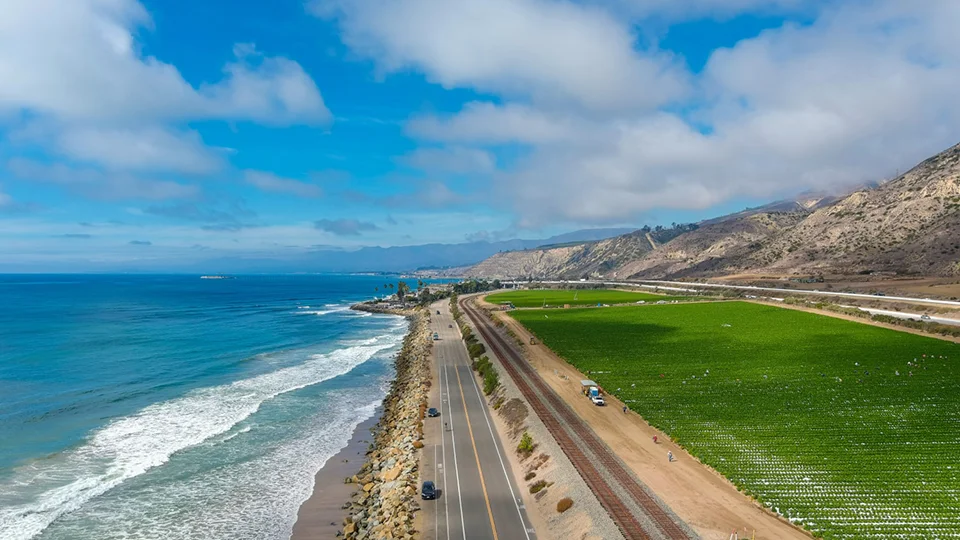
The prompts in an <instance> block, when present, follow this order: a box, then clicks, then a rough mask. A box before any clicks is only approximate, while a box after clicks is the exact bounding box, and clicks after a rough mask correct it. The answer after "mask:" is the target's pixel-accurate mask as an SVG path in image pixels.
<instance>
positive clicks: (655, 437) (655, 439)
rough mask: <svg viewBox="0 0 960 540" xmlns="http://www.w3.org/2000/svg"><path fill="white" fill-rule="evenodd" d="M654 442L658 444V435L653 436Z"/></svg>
mask: <svg viewBox="0 0 960 540" xmlns="http://www.w3.org/2000/svg"><path fill="white" fill-rule="evenodd" d="M653 444H657V436H656V435H654V436H653Z"/></svg>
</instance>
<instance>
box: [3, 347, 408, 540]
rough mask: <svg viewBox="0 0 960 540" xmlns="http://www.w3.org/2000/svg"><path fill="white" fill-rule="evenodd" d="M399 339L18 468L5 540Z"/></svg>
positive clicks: (7, 501)
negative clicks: (279, 396) (267, 403)
mask: <svg viewBox="0 0 960 540" xmlns="http://www.w3.org/2000/svg"><path fill="white" fill-rule="evenodd" d="M401 339H402V335H399V334H395V335H387V336H381V338H380V339H378V340H377V341H376V342H374V343H372V344H370V345H365V346H354V347H346V348H343V349H338V350H335V351H333V352H331V353H328V354H322V355H314V356H312V357H311V358H310V359H309V360H307V361H306V362H304V363H303V364H300V365H297V366H292V367H287V368H284V369H280V370H277V371H274V372H271V373H266V374H263V375H259V376H256V377H253V378H250V379H245V380H240V381H237V382H234V383H232V384H228V385H222V386H217V387H211V388H205V389H200V390H197V391H194V392H191V393H189V394H187V395H186V396H184V397H182V398H178V399H175V400H171V401H166V402H162V403H158V404H155V405H151V406H149V407H147V408H145V409H143V410H141V411H140V412H138V413H137V414H134V415H131V416H127V417H123V418H119V419H117V420H115V421H113V422H111V423H110V424H108V425H106V426H105V427H103V428H102V429H100V430H99V431H97V432H95V433H93V434H92V436H91V437H90V438H89V440H88V441H87V442H86V444H84V445H83V446H81V447H79V448H77V449H75V450H72V451H69V452H67V453H66V454H63V455H61V456H58V457H56V458H55V459H54V458H50V459H46V460H43V461H39V462H34V463H32V464H30V465H28V466H24V467H21V468H20V469H18V470H16V471H14V474H13V476H12V477H11V478H10V479H9V480H8V481H7V482H4V483H0V538H3V539H4V540H26V539H29V538H33V537H34V536H36V535H38V534H39V533H40V532H41V531H43V530H44V529H46V528H47V527H48V526H49V525H50V524H51V523H52V522H53V521H54V520H56V519H57V518H59V517H61V516H63V515H64V514H66V513H69V512H73V511H75V510H77V509H79V508H81V507H82V506H83V505H85V504H86V503H88V502H89V501H90V500H91V499H94V498H95V497H98V496H100V495H102V494H104V493H106V492H107V491H109V490H111V489H112V488H114V487H116V486H118V485H120V484H122V483H123V482H125V481H127V480H129V479H131V478H134V477H136V476H139V475H141V474H144V473H145V472H147V471H149V470H150V469H152V468H154V467H157V466H159V465H162V464H163V463H165V462H166V461H167V460H169V459H170V456H171V455H173V454H174V453H176V452H179V451H181V450H184V449H186V448H189V447H193V446H196V445H198V444H200V443H203V442H204V441H206V440H208V439H210V438H211V437H215V436H217V435H220V434H223V433H226V432H227V431H229V430H230V429H231V428H232V427H233V426H235V425H236V424H237V423H238V422H241V421H242V420H244V419H245V418H247V417H249V416H250V415H251V414H253V413H255V412H256V411H257V410H258V409H259V408H260V406H261V404H262V403H264V402H265V401H267V400H270V399H272V398H274V397H276V396H278V395H281V394H284V393H287V392H291V391H293V390H297V389H300V388H304V387H306V386H310V385H313V384H317V383H320V382H322V381H325V380H328V379H331V378H333V377H336V376H339V375H342V374H345V373H347V372H349V371H350V370H352V369H353V368H355V367H356V366H358V365H360V364H362V363H363V362H365V361H367V360H369V359H370V358H371V357H372V356H374V355H375V354H376V353H378V352H379V351H382V350H385V349H389V348H392V347H395V346H397V345H398V344H399V342H400V340H401ZM245 429H248V428H245ZM318 468H319V467H318Z"/></svg>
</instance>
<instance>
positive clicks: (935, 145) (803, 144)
mask: <svg viewBox="0 0 960 540" xmlns="http://www.w3.org/2000/svg"><path fill="white" fill-rule="evenodd" d="M744 1H746V0H744ZM746 3H747V4H750V3H749V2H746ZM717 5H718V4H714V3H710V2H707V1H704V2H700V3H697V6H698V8H702V9H705V10H708V11H709V10H710V9H713V8H714V7H716V6H717ZM750 5H754V4H750ZM780 7H781V8H783V9H788V8H790V7H791V6H790V5H789V3H788V2H784V3H781V5H780ZM717 9H719V8H717ZM957 25H960V4H958V3H956V2H949V1H944V0H937V1H932V2H926V3H923V4H921V5H918V4H916V3H907V2H902V1H898V0H866V1H865V2H861V3H857V4H840V5H832V4H831V5H827V6H826V7H821V9H820V11H819V12H818V14H817V16H816V18H815V20H814V22H813V23H812V24H808V25H802V26H800V25H795V24H792V23H787V24H784V25H783V26H782V27H780V28H776V29H772V30H767V31H765V32H763V33H761V34H760V35H758V36H756V37H754V38H750V39H745V40H742V41H740V42H739V43H737V44H736V45H735V46H733V47H731V48H727V49H719V50H716V51H715V52H714V53H713V54H712V55H711V57H710V59H709V61H708V62H707V65H706V67H705V69H704V71H703V73H702V74H701V75H698V76H697V78H696V80H695V87H696V93H695V94H694V96H693V97H692V98H688V99H685V100H684V101H683V102H682V104H683V107H682V111H683V112H682V113H680V112H676V110H677V109H676V108H674V107H671V108H661V109H660V110H657V111H654V110H636V109H631V108H630V107H626V106H622V107H620V109H619V110H620V111H621V114H618V115H615V116H613V115H608V114H602V113H599V112H595V111H591V110H589V109H584V108H580V107H573V106H570V107H557V106H556V105H555V104H553V103H543V102H538V101H536V100H534V101H532V102H519V101H515V100H513V99H511V97H510V96H509V95H508V94H506V93H504V94H503V96H504V98H505V103H501V104H493V103H472V104H469V105H467V106H466V107H464V109H463V110H462V111H460V112H459V113H457V114H454V115H452V116H447V117H436V116H421V117H417V118H414V119H413V120H412V121H411V122H410V123H409V124H408V126H407V131H408V133H409V134H411V135H412V136H414V137H416V138H419V139H422V140H428V141H435V142H442V143H447V144H452V145H456V146H458V147H464V146H466V147H475V148H481V149H483V148H486V147H490V146H495V145H503V144H515V145H520V146H521V147H522V148H523V151H522V152H521V153H520V156H521V157H520V158H519V159H517V160H515V162H514V164H512V166H511V167H510V168H509V169H507V170H505V171H501V172H498V173H495V174H493V175H492V186H493V191H494V193H493V194H492V197H491V200H493V201H504V202H505V203H506V204H510V205H512V209H513V210H514V211H515V213H516V214H517V215H518V216H520V223H521V224H522V225H524V226H530V227H533V226H538V225H542V224H544V223H548V222H556V221H557V220H569V221H577V222H591V223H603V222H611V221H616V220H618V219H620V220H622V219H630V218H632V217H634V216H637V215H639V214H642V213H643V212H645V211H648V210H651V209H655V208H674V209H691V210H696V209H705V208H709V207H711V206H714V205H716V204H719V203H722V202H724V201H727V200H730V199H731V198H734V197H756V198H771V197H779V196H789V195H791V194H794V193H797V192H800V191H803V190H806V189H811V188H813V189H831V188H837V187H838V186H850V185H854V184H857V183H861V182H865V181H876V180H881V179H883V178H887V177H890V176H892V175H893V174H894V172H895V171H896V170H897V169H898V168H905V167H908V166H910V165H912V164H914V163H916V162H917V161H919V160H921V159H923V158H925V157H927V156H929V155H932V154H933V153H936V152H938V151H940V150H942V149H944V148H946V147H949V146H951V145H953V144H955V143H956V142H957V141H958V140H960V101H958V100H957V99H956V98H955V94H956V88H960V34H958V33H957V32H956V31H954V30H951V29H955V28H956V27H957ZM398 31H400V30H398ZM530 31H531V32H533V31H534V29H532V28H531V29H530ZM451 39H452V38H451ZM554 83H555V84H558V85H560V84H562V81H561V79H559V78H558V79H556V80H555V81H554ZM598 95H601V94H598ZM620 105H624V104H623V103H620Z"/></svg>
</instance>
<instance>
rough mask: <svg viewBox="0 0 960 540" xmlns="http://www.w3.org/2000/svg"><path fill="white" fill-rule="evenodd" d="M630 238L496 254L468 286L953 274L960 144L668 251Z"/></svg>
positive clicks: (691, 237)
mask: <svg viewBox="0 0 960 540" xmlns="http://www.w3.org/2000/svg"><path fill="white" fill-rule="evenodd" d="M637 232H638V231H635V232H634V233H630V234H627V235H623V236H619V237H615V238H609V239H605V240H600V241H597V242H590V243H585V244H582V245H579V246H574V247H560V248H553V249H541V250H533V251H530V250H528V251H526V252H522V253H498V254H496V255H494V256H492V257H491V258H489V259H487V260H485V261H483V262H481V263H480V264H478V265H475V266H473V267H471V268H469V269H467V270H466V271H465V272H464V273H465V274H466V275H469V276H475V277H506V278H526V277H530V278H545V277H559V278H577V277H585V276H590V277H604V278H619V279H626V278H686V277H716V276H723V275H731V274H742V273H764V274H774V275H800V274H826V273H830V274H838V275H855V274H865V273H871V272H886V273H893V274H906V275H922V276H954V275H960V144H958V145H955V146H953V147H951V148H948V149H946V150H944V151H943V152H941V153H939V154H937V155H935V156H933V157H931V158H928V159H926V160H924V161H923V162H921V163H919V164H917V165H916V166H915V167H913V168H912V169H910V170H909V171H907V172H906V173H904V174H902V175H900V176H898V177H897V178H895V179H893V180H890V181H887V182H883V183H872V184H864V185H862V186H860V187H859V188H858V189H856V190H854V191H853V192H851V193H848V194H846V195H828V194H816V193H806V194H801V195H800V196H798V197H797V198H795V199H791V200H782V201H776V202H773V203H770V204H767V205H764V206H760V207H757V208H752V209H746V210H744V211H741V212H737V213H734V214H729V215H726V216H720V217H717V218H712V219H708V220H704V221H701V222H699V223H698V224H696V228H695V229H693V230H689V231H684V232H683V233H682V234H679V235H677V236H676V237H675V238H671V239H669V240H668V241H666V242H663V243H657V242H655V241H650V240H649V239H646V238H643V237H641V236H640V235H638V234H637Z"/></svg>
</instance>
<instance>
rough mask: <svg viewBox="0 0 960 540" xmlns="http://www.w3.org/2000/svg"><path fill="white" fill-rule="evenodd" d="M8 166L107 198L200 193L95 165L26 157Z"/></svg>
mask: <svg viewBox="0 0 960 540" xmlns="http://www.w3.org/2000/svg"><path fill="white" fill-rule="evenodd" d="M7 169H8V170H9V171H10V172H11V173H12V174H13V175H14V176H16V177H18V178H20V179H23V180H30V181H34V182H40V183H46V184H51V185H57V186H61V187H63V188H65V189H67V190H68V191H71V192H74V193H77V194H79V195H83V196H85V197H88V198H91V199H97V200H103V201H121V200H142V201H163V200H170V199H191V198H195V197H197V196H198V195H199V194H200V189H199V188H198V187H197V186H195V185H189V184H181V183H178V182H170V181H167V180H153V179H149V178H143V177H140V176H137V175H132V174H129V173H122V172H121V173H107V172H104V171H101V170H97V169H93V168H82V167H68V166H66V165H63V164H52V165H48V164H45V163H38V162H35V161H30V160H27V159H22V158H15V159H12V160H10V161H9V162H8V163H7Z"/></svg>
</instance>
